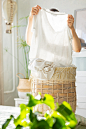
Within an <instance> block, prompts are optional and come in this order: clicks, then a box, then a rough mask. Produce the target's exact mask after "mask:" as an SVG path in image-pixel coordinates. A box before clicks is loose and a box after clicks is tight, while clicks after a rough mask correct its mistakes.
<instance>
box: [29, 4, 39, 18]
mask: <svg viewBox="0 0 86 129" xmlns="http://www.w3.org/2000/svg"><path fill="white" fill-rule="evenodd" d="M39 9H41V7H40V6H39V5H37V6H35V7H32V9H31V16H32V15H37V14H38V12H39Z"/></svg>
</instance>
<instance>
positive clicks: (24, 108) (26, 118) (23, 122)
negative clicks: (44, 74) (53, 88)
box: [2, 94, 77, 129]
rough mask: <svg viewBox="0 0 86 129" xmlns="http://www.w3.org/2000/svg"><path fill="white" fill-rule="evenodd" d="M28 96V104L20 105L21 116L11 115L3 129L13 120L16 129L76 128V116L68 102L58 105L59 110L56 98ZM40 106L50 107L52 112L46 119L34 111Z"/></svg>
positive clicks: (45, 115) (46, 95) (47, 95)
mask: <svg viewBox="0 0 86 129" xmlns="http://www.w3.org/2000/svg"><path fill="white" fill-rule="evenodd" d="M27 96H28V97H29V101H28V104H27V105H25V104H21V105H20V108H21V111H20V115H19V116H18V117H17V118H14V116H13V115H11V116H10V118H9V119H7V120H6V122H5V123H4V124H3V126H2V129H6V127H7V126H8V124H9V123H10V121H11V120H12V119H13V122H14V124H15V127H16V128H15V129H22V128H23V127H28V128H30V129H74V128H75V127H76V124H77V120H76V118H75V114H74V113H73V112H72V108H71V106H70V104H69V103H67V102H66V101H64V102H63V103H62V104H61V105H59V104H58V103H57V108H56V109H55V105H54V98H53V97H52V96H51V95H49V94H45V95H44V98H42V97H41V95H38V97H37V98H38V99H37V98H34V96H32V95H31V94H27ZM38 104H46V105H48V106H49V107H50V111H49V112H48V113H45V114H44V117H40V116H39V114H40V112H37V111H34V110H33V109H34V107H35V106H36V105H38Z"/></svg>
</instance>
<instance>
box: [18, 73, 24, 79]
mask: <svg viewBox="0 0 86 129" xmlns="http://www.w3.org/2000/svg"><path fill="white" fill-rule="evenodd" d="M18 74H21V75H22V76H23V77H24V78H25V76H24V75H23V74H22V73H17V74H16V76H17V77H18V78H19V79H21V78H20V77H19V76H18Z"/></svg>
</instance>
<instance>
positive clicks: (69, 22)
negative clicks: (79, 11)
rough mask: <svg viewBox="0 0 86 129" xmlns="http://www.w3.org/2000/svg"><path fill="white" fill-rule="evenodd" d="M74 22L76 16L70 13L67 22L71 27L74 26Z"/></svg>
mask: <svg viewBox="0 0 86 129" xmlns="http://www.w3.org/2000/svg"><path fill="white" fill-rule="evenodd" d="M73 23H74V17H73V16H72V15H69V14H68V20H67V24H68V26H69V28H72V27H73Z"/></svg>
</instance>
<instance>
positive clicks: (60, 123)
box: [52, 116, 67, 129]
mask: <svg viewBox="0 0 86 129" xmlns="http://www.w3.org/2000/svg"><path fill="white" fill-rule="evenodd" d="M55 120H56V121H55V123H54V125H53V127H52V129H67V128H66V126H65V121H64V119H62V118H61V117H60V116H59V117H58V118H55Z"/></svg>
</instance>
